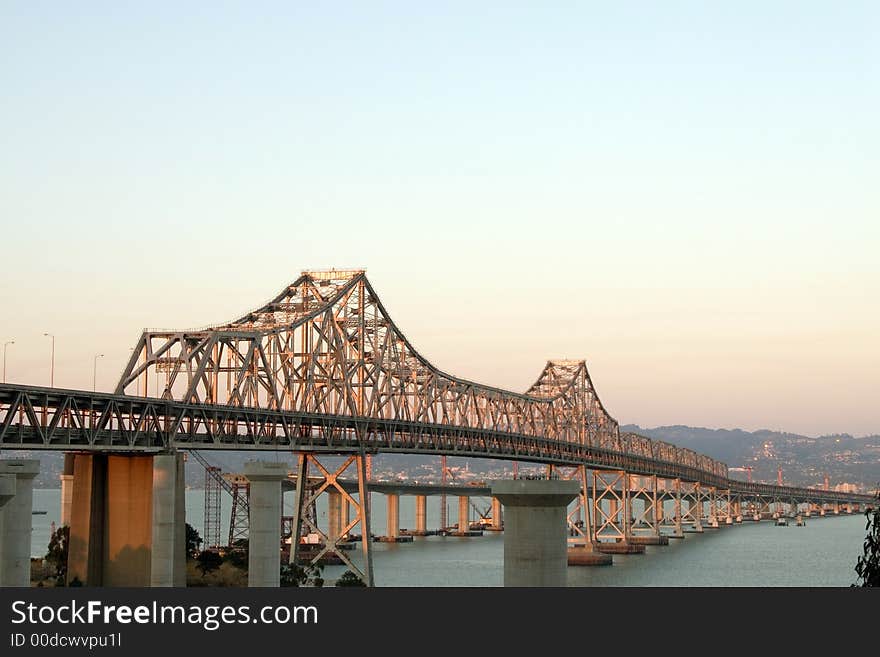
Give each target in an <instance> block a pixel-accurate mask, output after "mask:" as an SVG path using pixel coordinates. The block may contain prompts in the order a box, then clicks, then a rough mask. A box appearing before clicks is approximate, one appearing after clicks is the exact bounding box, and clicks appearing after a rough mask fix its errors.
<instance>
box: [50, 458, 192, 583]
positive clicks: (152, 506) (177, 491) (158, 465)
mask: <svg viewBox="0 0 880 657" xmlns="http://www.w3.org/2000/svg"><path fill="white" fill-rule="evenodd" d="M72 456H73V459H72V460H73V463H72V469H73V475H72V477H73V478H72V479H71V480H70V486H71V487H72V491H71V494H70V546H69V548H68V560H67V582H68V584H70V583H71V582H73V581H74V580H78V581H79V582H81V583H82V584H84V585H86V586H139V587H146V586H151V585H152V586H185V585H186V505H185V499H184V495H185V486H184V480H183V467H184V466H183V455H182V454H179V453H170V454H157V455H155V456H151V455H145V454H102V453H90V454H86V453H76V454H73V455H72Z"/></svg>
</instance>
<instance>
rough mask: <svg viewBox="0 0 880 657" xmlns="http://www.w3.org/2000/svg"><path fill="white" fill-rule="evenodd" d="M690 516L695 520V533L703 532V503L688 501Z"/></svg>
mask: <svg viewBox="0 0 880 657" xmlns="http://www.w3.org/2000/svg"><path fill="white" fill-rule="evenodd" d="M687 502H688V515H690V516H691V518H693V519H694V531H697V532H701V531H703V523H702V522H700V520H701V519H702V517H703V503H702V502H695V501H694V500H690V499H689V500H688V501H687Z"/></svg>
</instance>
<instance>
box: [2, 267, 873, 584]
mask: <svg viewBox="0 0 880 657" xmlns="http://www.w3.org/2000/svg"><path fill="white" fill-rule="evenodd" d="M0 448H2V449H30V450H40V449H48V450H65V451H75V452H83V451H85V452H115V453H135V452H141V453H159V452H168V451H174V450H212V449H227V450H254V451H261V450H264V451H286V452H295V453H297V454H299V455H300V466H299V468H298V476H301V477H307V476H309V474H310V472H309V469H310V468H311V469H312V472H313V473H319V474H321V475H323V476H324V477H325V478H326V481H327V484H326V485H325V486H323V487H319V490H318V492H319V493H320V492H322V491H324V490H326V489H327V488H328V487H329V488H332V489H334V490H336V489H338V491H339V492H340V493H341V494H343V495H345V496H346V497H347V498H348V499H347V501H350V503H351V504H352V505H353V508H354V509H355V517H354V520H353V521H351V523H350V524H351V526H354V525H356V524H357V523H358V522H363V523H364V525H365V526H367V527H368V522H369V509H368V508H364V509H361V508H360V506H359V505H358V504H357V502H356V500H355V499H354V498H351V496H349V494H348V493H346V492H345V491H343V490H342V486H341V485H339V484H338V483H337V482H336V478H337V477H339V476H341V475H342V474H343V473H344V472H345V470H346V469H347V468H349V467H350V466H352V465H356V466H357V470H358V473H359V474H358V476H359V479H361V480H362V483H363V481H364V480H365V478H366V477H367V472H368V470H369V462H368V461H369V455H372V454H377V453H407V454H430V455H438V456H444V455H445V456H466V457H479V458H491V459H504V460H512V461H528V462H533V463H542V464H546V465H547V466H548V467H550V468H556V473H557V474H556V476H560V473H561V476H564V477H567V478H574V477H577V478H579V479H582V480H583V490H584V491H585V492H584V495H583V496H582V497H583V500H582V502H583V507H584V508H583V511H584V515H585V516H586V518H587V523H586V524H587V527H588V533H589V536H588V537H587V539H588V540H589V539H592V540H596V539H597V537H599V536H600V535H601V534H602V530H603V529H607V527H608V526H609V525H610V526H611V527H612V528H614V529H615V531H617V532H618V533H619V534H620V536H622V537H624V538H625V537H626V536H627V527H626V525H627V522H628V518H627V519H623V518H622V517H621V516H623V515H624V512H623V511H622V509H624V508H625V507H626V506H627V502H626V499H625V498H627V495H625V494H621V493H625V492H626V491H630V490H632V491H635V493H636V496H638V493H639V491H641V492H642V493H645V491H648V489H650V490H652V491H653V495H654V499H655V505H656V500H657V499H658V495H659V496H660V497H661V498H662V496H663V494H664V491H667V492H668V491H672V490H673V489H674V488H675V487H677V490H678V491H679V493H678V494H679V496H680V497H682V496H683V498H684V499H688V496H689V495H690V496H691V497H690V499H692V500H698V501H699V503H700V507H701V509H702V508H703V507H702V505H703V499H704V497H705V496H707V495H710V496H711V497H712V499H713V500H715V499H716V498H718V499H721V500H722V502H721V503H720V504H722V505H723V504H724V503H725V501H726V504H727V506H728V517H729V515H730V514H729V509H730V506H731V500H749V501H752V502H755V503H758V504H760V503H761V501H768V500H769V501H772V502H775V503H777V504H778V503H780V501H785V502H786V503H790V504H794V505H795V506H796V505H797V504H799V503H808V504H813V505H820V506H824V505H840V504H859V503H861V504H870V503H871V501H872V499H873V498H872V497H871V496H867V495H857V494H851V493H842V492H835V491H830V490H821V489H813V488H797V487H790V486H778V485H771V484H761V483H751V482H744V481H739V480H736V479H731V478H730V477H729V476H728V469H727V466H726V465H725V464H724V463H721V462H719V461H716V460H714V459H712V458H710V457H708V456H706V455H703V454H698V453H696V452H694V451H692V450H689V449H684V448H681V447H677V446H675V445H672V444H670V443H666V442H662V441H658V440H651V439H649V438H646V437H644V436H640V435H637V434H632V433H621V432H620V430H619V425H618V422H617V421H616V420H615V419H614V418H613V417H612V416H611V415H610V414H609V413H608V411H607V410H606V409H605V407H604V406H603V404H602V402H601V401H600V399H599V395H598V394H597V392H596V389H595V387H594V385H593V382H592V379H591V378H590V374H589V372H588V370H587V366H586V363H585V362H584V361H582V360H552V361H549V362H548V363H547V364H546V366H545V367H544V369H543V371H542V372H541V373H540V375H539V377H538V379H537V380H536V381H535V383H534V384H533V385H532V386H531V387H530V388H529V389H528V390H527V391H525V392H524V393H517V392H511V391H508V390H503V389H499V388H494V387H490V386H486V385H481V384H478V383H475V382H472V381H468V380H465V379H461V378H459V377H456V376H453V375H451V374H448V373H446V372H443V371H441V370H440V369H438V368H436V367H435V366H433V365H432V364H431V363H430V362H429V361H428V360H427V359H426V358H425V357H423V356H422V355H421V354H419V353H418V352H417V351H416V349H415V348H414V347H413V346H412V344H411V343H410V342H409V340H407V338H406V336H405V335H404V334H403V332H402V331H401V330H400V329H399V328H398V327H397V326H396V325H395V324H394V322H393V321H392V319H391V317H390V315H389V314H388V312H387V310H386V309H385V307H384V306H383V305H382V302H381V301H380V299H379V297H378V295H377V294H376V292H375V290H374V289H373V287H372V285H371V284H370V282H369V280H368V279H367V277H366V274H365V272H364V271H362V270H331V271H306V272H303V273H302V275H301V276H300V277H299V278H297V279H296V280H295V281H294V282H293V283H291V284H290V285H288V286H287V287H285V288H284V289H283V290H282V291H281V292H280V293H279V294H278V295H277V296H275V297H274V298H272V299H270V300H269V301H268V302H267V303H266V304H264V305H262V306H260V307H259V308H256V309H255V310H252V311H251V312H248V313H247V314H245V315H243V316H241V317H239V318H237V319H234V320H232V321H229V322H226V323H223V324H217V325H213V326H207V327H203V328H198V329H189V330H146V331H144V332H143V334H142V335H141V337H140V339H139V340H138V342H137V344H136V345H135V348H134V350H133V352H132V355H131V358H130V360H129V361H128V363H127V365H126V366H125V368H124V370H123V373H122V376H121V377H120V380H119V383H118V385H117V387H116V390H115V391H114V392H113V393H112V394H107V393H98V392H87V391H82V390H62V389H56V388H43V387H37V386H26V385H18V384H2V385H0ZM329 454H333V455H346V454H347V455H350V458H348V459H347V460H346V461H345V466H344V467H343V468H341V469H336V471H335V472H331V471H330V470H328V469H326V468H325V467H324V466H323V465H322V464H321V461H320V459H321V458H322V457H323V456H324V455H329ZM588 473H593V482H592V485H588V482H587V479H588ZM603 473H604V474H603ZM609 473H618V475H616V476H617V477H618V478H617V479H614V477H611V476H610V475H609ZM620 477H622V479H621V478H620ZM612 479H614V481H612ZM600 480H601V481H602V482H603V484H602V486H603V487H604V490H605V491H606V495H607V496H610V497H611V498H613V499H614V500H615V502H614V503H613V504H611V508H612V509H613V515H612V512H608V511H606V510H604V507H603V506H602V504H601V501H602V500H601V499H600V500H593V501H592V503H590V502H588V500H587V499H586V497H587V494H586V491H587V490H588V488H589V489H591V490H593V491H594V493H593V497H596V493H595V491H596V490H597V489H598V488H602V487H600V486H598V485H597V484H598V482H599V481H600ZM609 482H610V483H609ZM670 482H671V483H670ZM615 491H616V492H615ZM695 491H696V492H695ZM701 491H704V492H701ZM306 497H308V494H307V493H304V492H303V493H302V494H301V495H300V497H299V498H298V500H297V505H298V506H297V508H300V506H299V505H305V504H307V503H309V502H310V501H313V500H307V499H306ZM706 499H708V497H706ZM606 502H607V500H606ZM617 502H620V505H619V509H618V504H617ZM714 504H715V502H712V503H711V505H714ZM711 505H710V506H711ZM365 506H366V507H368V506H369V505H365ZM605 506H606V507H607V506H608V504H607V503H606V505H605ZM711 508H714V506H711ZM646 513H647V511H646ZM695 513H696V514H697V515H698V516H699V514H700V513H701V512H700V511H698V512H695ZM678 515H679V516H680V517H682V516H683V517H685V519H687V517H688V514H687V513H686V512H682V513H681V514H678ZM295 521H296V523H297V524H299V523H306V524H308V523H309V522H310V521H309V520H308V519H307V518H306V517H304V516H302V517H298V518H296V519H295ZM696 522H697V523H698V522H699V517H698V518H697V520H696ZM301 529H302V531H305V530H306V529H309V530H316V531H320V529H318V528H317V527H308V528H306V527H303V528H301ZM321 533H322V535H325V534H324V532H321ZM363 533H364V534H365V535H369V532H368V529H367V531H364V532H363ZM325 538H327V540H328V545H329V548H328V549H329V550H331V551H335V548H336V540H337V539H338V537H329V538H328V537H326V535H325ZM368 543H369V542H368V541H364V544H365V546H364V552H365V557H366V567H365V568H364V569H358V568H355V570H356V572H357V573H358V574H361V575H362V576H363V577H364V579H365V580H367V581H368V582H371V581H372V573H371V570H372V567H371V561H370V555H369V547H368ZM339 553H340V554H342V551H341V550H340V551H339ZM343 556H344V555H343Z"/></svg>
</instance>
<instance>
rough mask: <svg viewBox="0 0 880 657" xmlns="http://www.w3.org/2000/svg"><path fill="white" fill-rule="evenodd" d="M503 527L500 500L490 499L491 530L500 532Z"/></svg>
mask: <svg viewBox="0 0 880 657" xmlns="http://www.w3.org/2000/svg"><path fill="white" fill-rule="evenodd" d="M503 527H504V520H503V519H502V515H501V500H499V499H498V498H497V497H493V498H492V529H496V530H498V531H501V529H502V528H503Z"/></svg>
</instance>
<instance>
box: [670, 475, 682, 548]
mask: <svg viewBox="0 0 880 657" xmlns="http://www.w3.org/2000/svg"><path fill="white" fill-rule="evenodd" d="M672 535H673V536H675V537H676V538H684V530H683V529H682V526H681V479H676V480H675V531H674V532H673V534H672Z"/></svg>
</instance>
